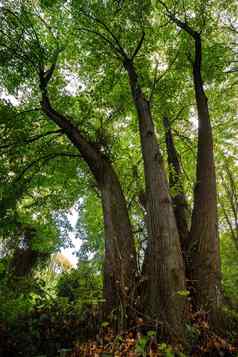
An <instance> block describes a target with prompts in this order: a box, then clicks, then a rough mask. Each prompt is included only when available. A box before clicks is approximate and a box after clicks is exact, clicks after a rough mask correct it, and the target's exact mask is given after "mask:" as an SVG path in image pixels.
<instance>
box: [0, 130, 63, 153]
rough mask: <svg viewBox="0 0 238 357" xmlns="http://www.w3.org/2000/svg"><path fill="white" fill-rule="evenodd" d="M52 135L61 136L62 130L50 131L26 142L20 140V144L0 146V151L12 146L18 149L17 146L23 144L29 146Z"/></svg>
mask: <svg viewBox="0 0 238 357" xmlns="http://www.w3.org/2000/svg"><path fill="white" fill-rule="evenodd" d="M53 134H63V130H62V129H58V130H51V131H47V132H46V133H42V134H39V135H36V136H33V137H31V138H29V139H27V140H22V142H20V143H16V142H14V143H11V144H6V145H0V149H6V148H10V147H12V146H15V147H18V146H23V145H25V144H31V143H33V142H35V141H37V140H39V139H41V138H44V137H46V136H48V135H53Z"/></svg>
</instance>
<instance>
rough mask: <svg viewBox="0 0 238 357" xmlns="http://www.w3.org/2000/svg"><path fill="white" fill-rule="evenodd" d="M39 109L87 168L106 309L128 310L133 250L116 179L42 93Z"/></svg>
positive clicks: (106, 162)
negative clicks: (100, 223) (100, 242)
mask: <svg viewBox="0 0 238 357" xmlns="http://www.w3.org/2000/svg"><path fill="white" fill-rule="evenodd" d="M41 106H42V111H43V112H44V113H45V114H46V115H47V117H48V118H49V119H50V120H52V121H53V122H54V123H55V124H57V125H58V126H59V127H60V128H61V129H62V130H63V132H64V133H65V134H66V135H67V137H68V138H69V140H70V141H71V142H72V143H73V145H74V146H75V147H76V148H77V149H78V150H79V152H80V154H81V156H82V158H83V159H84V160H85V162H86V163H87V165H88V167H89V168H90V170H91V172H92V174H93V176H94V177H95V180H96V182H97V184H98V187H99V189H100V192H101V199H102V207H103V215H104V228H105V267H104V272H105V279H104V280H105V281H104V283H105V284H104V298H105V300H106V304H105V307H106V309H105V310H106V312H107V313H109V312H110V311H112V310H113V309H117V308H118V305H119V303H120V305H121V307H122V309H123V310H124V311H125V310H128V304H130V303H131V301H130V299H131V293H132V291H134V278H135V275H136V272H137V266H136V252H135V247H134V243H133V235H132V230H131V225H130V220H129V215H128V211H127V206H126V201H125V197H124V195H123V192H122V189H121V185H120V182H119V180H118V178H117V175H116V173H115V171H114V169H113V167H112V165H111V163H110V162H109V160H108V159H107V158H106V157H105V156H104V155H103V154H102V153H101V152H100V150H98V149H96V148H95V146H94V145H93V144H92V143H90V141H88V140H87V138H85V136H83V135H82V133H81V132H80V130H79V128H78V127H76V126H74V124H73V123H72V122H71V121H70V120H69V119H68V118H67V117H65V116H64V115H62V114H60V113H59V112H57V111H55V110H54V109H53V108H52V106H51V103H50V101H49V97H48V95H47V94H46V93H44V91H43V93H42V103H41Z"/></svg>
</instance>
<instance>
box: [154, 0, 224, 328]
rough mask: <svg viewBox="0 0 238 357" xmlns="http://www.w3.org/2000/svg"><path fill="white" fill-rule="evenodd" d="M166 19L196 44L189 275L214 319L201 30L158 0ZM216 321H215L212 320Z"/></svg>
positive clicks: (212, 212) (209, 142) (216, 296)
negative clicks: (195, 132) (194, 164)
mask: <svg viewBox="0 0 238 357" xmlns="http://www.w3.org/2000/svg"><path fill="white" fill-rule="evenodd" d="M159 2H160V3H161V4H162V5H163V6H164V8H165V9H166V11H167V14H168V16H169V18H170V19H171V20H172V21H174V23H176V24H177V25H178V26H179V27H180V28H181V29H183V30H184V31H186V32H187V33H188V34H189V35H190V36H191V37H192V38H193V40H194V43H195V58H194V62H193V81H194V89H195V96H196V104H197V112H198V148H197V172H196V186H195V190H194V207H193V214H192V224H191V230H190V238H189V243H190V244H189V255H190V259H191V277H192V283H193V285H194V290H193V295H194V296H193V300H194V305H195V308H196V309H205V310H206V311H208V312H210V314H209V315H210V316H211V317H214V318H215V319H216V318H217V316H218V315H217V313H216V312H217V311H218V310H219V308H220V306H221V303H222V294H221V264H220V253H219V237H218V222H217V220H218V219H217V192H216V174H215V164H214V155H213V137H212V128H211V122H210V117H209V110H208V103H207V97H206V95H205V92H204V88H203V81H202V74H201V66H202V43H201V36H200V33H198V32H197V31H194V30H193V29H192V28H191V27H190V26H189V25H188V24H187V22H182V21H180V20H179V19H178V18H176V17H175V16H174V14H173V13H172V12H170V10H169V9H168V7H167V6H166V5H165V4H164V3H163V1H159ZM215 323H216V321H215Z"/></svg>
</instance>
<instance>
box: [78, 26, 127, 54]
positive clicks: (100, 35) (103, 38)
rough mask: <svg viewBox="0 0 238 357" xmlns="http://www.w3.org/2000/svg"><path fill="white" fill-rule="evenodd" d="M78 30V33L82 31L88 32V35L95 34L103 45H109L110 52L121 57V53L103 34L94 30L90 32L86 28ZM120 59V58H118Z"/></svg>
mask: <svg viewBox="0 0 238 357" xmlns="http://www.w3.org/2000/svg"><path fill="white" fill-rule="evenodd" d="M78 30H80V31H84V32H90V33H93V34H95V35H96V36H98V37H100V38H101V39H102V40H103V41H104V42H105V43H107V44H109V45H110V47H111V48H112V50H113V51H114V52H115V53H116V54H117V56H118V55H119V56H121V53H120V51H119V50H118V49H117V48H116V47H115V45H114V44H113V42H112V41H110V40H109V39H108V38H107V37H106V36H104V35H103V34H101V33H100V32H98V31H95V30H91V29H89V28H87V27H79V28H78ZM119 58H120V59H121V57H119Z"/></svg>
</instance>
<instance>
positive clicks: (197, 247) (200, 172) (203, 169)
mask: <svg viewBox="0 0 238 357" xmlns="http://www.w3.org/2000/svg"><path fill="white" fill-rule="evenodd" d="M201 54H202V48H201V38H200V35H199V34H196V36H195V62H194V64H193V79H194V88H195V94H196V103H197V111H198V124H199V125H198V149H197V174H196V186H195V190H194V208H193V214H192V226H191V232H190V256H191V261H192V271H191V276H192V280H193V283H194V302H195V305H196V308H197V309H201V308H203V309H205V310H206V311H211V312H214V311H216V310H217V309H218V308H219V307H220V305H221V296H222V295H221V267H220V254H219V239H218V225H217V192H216V175H215V165H214V156H213V138H212V128H211V123H210V118H209V110H208V103H207V98H206V95H205V93H204V89H203V82H202V77H201Z"/></svg>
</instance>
